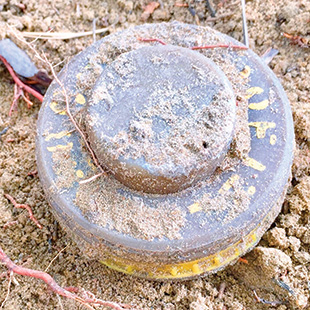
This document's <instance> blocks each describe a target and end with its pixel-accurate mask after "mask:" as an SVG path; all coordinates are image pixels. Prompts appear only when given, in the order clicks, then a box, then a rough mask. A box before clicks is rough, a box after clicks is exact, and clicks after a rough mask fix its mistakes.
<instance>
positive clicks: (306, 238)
mask: <svg viewBox="0 0 310 310" xmlns="http://www.w3.org/2000/svg"><path fill="white" fill-rule="evenodd" d="M301 241H302V242H303V243H305V244H310V227H308V229H307V230H306V232H305V233H304V235H303V237H302V239H301Z"/></svg>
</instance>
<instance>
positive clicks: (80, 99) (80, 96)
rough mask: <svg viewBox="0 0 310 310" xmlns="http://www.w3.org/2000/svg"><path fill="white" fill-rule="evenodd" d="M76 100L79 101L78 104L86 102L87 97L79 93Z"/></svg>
mask: <svg viewBox="0 0 310 310" xmlns="http://www.w3.org/2000/svg"><path fill="white" fill-rule="evenodd" d="M75 102H77V103H78V104H82V105H83V104H85V102H86V99H85V97H84V96H83V95H82V94H77V95H76V97H75Z"/></svg>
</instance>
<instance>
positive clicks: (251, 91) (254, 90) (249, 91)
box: [245, 86, 264, 99]
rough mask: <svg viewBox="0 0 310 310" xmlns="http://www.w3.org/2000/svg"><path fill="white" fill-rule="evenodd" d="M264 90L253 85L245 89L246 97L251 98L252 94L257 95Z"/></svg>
mask: <svg viewBox="0 0 310 310" xmlns="http://www.w3.org/2000/svg"><path fill="white" fill-rule="evenodd" d="M263 91H264V90H263V89H262V88H261V87H258V86H255V87H251V88H249V89H247V90H246V96H245V98H246V99H250V98H252V97H253V96H254V95H259V94H261V93H262V92H263Z"/></svg>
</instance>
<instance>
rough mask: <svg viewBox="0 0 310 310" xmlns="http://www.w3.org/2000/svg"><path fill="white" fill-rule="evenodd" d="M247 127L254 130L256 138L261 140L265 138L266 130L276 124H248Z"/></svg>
mask: <svg viewBox="0 0 310 310" xmlns="http://www.w3.org/2000/svg"><path fill="white" fill-rule="evenodd" d="M249 126H251V127H255V128H256V137H257V138H258V139H263V138H265V137H266V131H267V129H271V128H275V127H276V123H274V122H250V123H249Z"/></svg>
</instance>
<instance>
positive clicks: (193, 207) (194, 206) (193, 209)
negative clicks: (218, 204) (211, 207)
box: [187, 202, 202, 214]
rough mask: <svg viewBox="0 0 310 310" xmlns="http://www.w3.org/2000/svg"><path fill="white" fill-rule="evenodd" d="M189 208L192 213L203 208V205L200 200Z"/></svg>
mask: <svg viewBox="0 0 310 310" xmlns="http://www.w3.org/2000/svg"><path fill="white" fill-rule="evenodd" d="M187 208H188V210H189V212H190V213H191V214H193V213H196V212H198V211H201V210H202V207H201V205H200V203H198V202H195V203H193V204H192V205H190V206H188V207H187Z"/></svg>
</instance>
